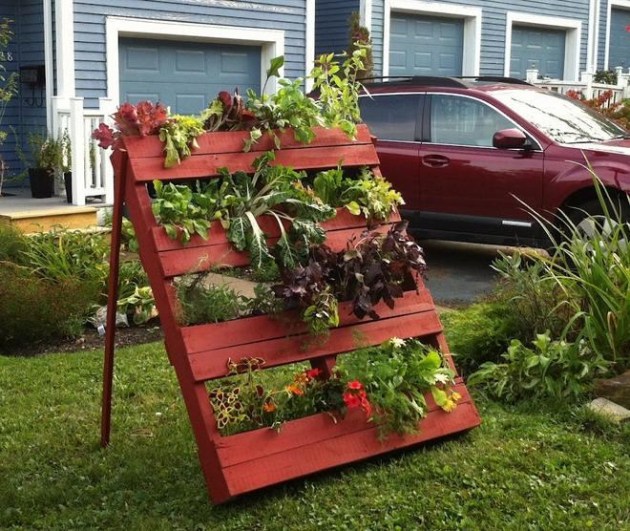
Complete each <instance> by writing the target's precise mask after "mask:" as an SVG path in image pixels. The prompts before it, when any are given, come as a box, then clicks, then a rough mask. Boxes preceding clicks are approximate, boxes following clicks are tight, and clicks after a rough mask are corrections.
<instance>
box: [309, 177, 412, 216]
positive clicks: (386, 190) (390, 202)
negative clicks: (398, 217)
mask: <svg viewBox="0 0 630 531" xmlns="http://www.w3.org/2000/svg"><path fill="white" fill-rule="evenodd" d="M313 190H314V191H315V193H316V194H317V195H318V196H319V197H320V198H321V199H322V201H324V202H325V203H327V204H329V205H332V206H334V207H345V208H346V209H348V211H349V212H351V213H352V214H355V215H359V214H362V215H363V216H365V217H366V219H367V220H368V224H373V223H375V222H383V221H387V219H389V216H390V215H391V214H392V213H393V212H394V211H395V209H396V207H397V206H399V205H403V204H404V201H403V199H402V196H401V195H400V193H399V192H397V191H396V190H393V189H392V185H391V184H390V183H389V182H388V181H386V180H385V179H384V178H383V177H381V176H376V175H374V173H372V171H371V170H370V169H369V168H362V169H361V171H360V173H359V175H358V177H357V178H352V177H345V176H344V174H343V170H342V169H341V168H333V169H331V170H327V171H322V172H319V173H318V174H317V175H316V176H315V178H314V179H313Z"/></svg>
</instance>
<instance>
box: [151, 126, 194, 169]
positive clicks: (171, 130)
mask: <svg viewBox="0 0 630 531" xmlns="http://www.w3.org/2000/svg"><path fill="white" fill-rule="evenodd" d="M202 133H203V120H202V119H201V118H197V117H195V116H181V115H174V116H172V117H171V119H170V120H168V121H167V122H166V123H164V125H162V127H160V132H159V137H160V140H161V141H162V142H164V152H165V153H166V155H165V157H164V167H165V168H171V167H173V166H175V165H177V164H179V163H180V162H181V161H182V159H185V158H186V157H189V156H190V155H191V153H192V152H193V150H195V149H198V148H199V145H198V144H197V137H198V136H199V135H201V134H202Z"/></svg>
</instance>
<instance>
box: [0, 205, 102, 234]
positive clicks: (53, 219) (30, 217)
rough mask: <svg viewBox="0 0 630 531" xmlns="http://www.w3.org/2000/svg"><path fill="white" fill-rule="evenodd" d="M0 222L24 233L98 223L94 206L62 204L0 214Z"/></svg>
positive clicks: (83, 226)
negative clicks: (48, 207) (60, 205)
mask: <svg viewBox="0 0 630 531" xmlns="http://www.w3.org/2000/svg"><path fill="white" fill-rule="evenodd" d="M0 223H4V224H9V225H11V226H13V227H15V228H16V229H18V230H20V231H21V232H23V233H25V234H29V233H33V232H47V231H50V230H54V229H86V228H88V227H94V226H96V225H98V220H97V209H96V208H94V207H88V206H86V207H78V206H67V207H66V206H63V207H55V208H50V209H45V210H25V211H19V212H5V213H2V214H0Z"/></svg>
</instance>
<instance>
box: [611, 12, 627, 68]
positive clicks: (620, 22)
mask: <svg viewBox="0 0 630 531" xmlns="http://www.w3.org/2000/svg"><path fill="white" fill-rule="evenodd" d="M628 29H630V11H628V10H626V9H612V10H611V11H610V48H609V51H608V68H610V69H611V70H612V69H614V68H615V67H616V66H623V68H624V70H627V68H628V67H629V66H630V32H629V31H628Z"/></svg>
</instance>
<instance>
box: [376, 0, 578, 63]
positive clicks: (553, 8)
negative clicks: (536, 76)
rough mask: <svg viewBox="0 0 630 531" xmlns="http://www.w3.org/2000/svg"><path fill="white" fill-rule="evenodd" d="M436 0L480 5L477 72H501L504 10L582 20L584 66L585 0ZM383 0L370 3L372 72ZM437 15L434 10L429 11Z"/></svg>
mask: <svg viewBox="0 0 630 531" xmlns="http://www.w3.org/2000/svg"><path fill="white" fill-rule="evenodd" d="M440 3H444V4H453V5H458V6H464V7H481V8H482V29H481V51H480V74H481V75H503V73H504V57H505V28H506V18H507V15H506V13H507V11H514V12H522V13H524V14H535V15H537V16H546V17H554V18H557V19H559V21H560V19H572V20H579V21H581V22H582V34H581V38H580V65H579V66H580V70H584V69H585V68H586V50H587V44H588V42H587V41H588V17H589V2H588V0H575V1H574V0H556V1H554V2H550V1H549V0H528V1H526V0H514V1H513V2H510V3H508V2H505V0H501V1H499V0H467V1H466V2H463V1H452V0H442V1H441V2H440ZM384 4H385V2H384V0H373V3H372V32H371V35H372V42H373V43H374V63H375V72H382V64H383V40H384V35H383V20H384V9H385V6H384ZM431 16H438V13H431Z"/></svg>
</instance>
